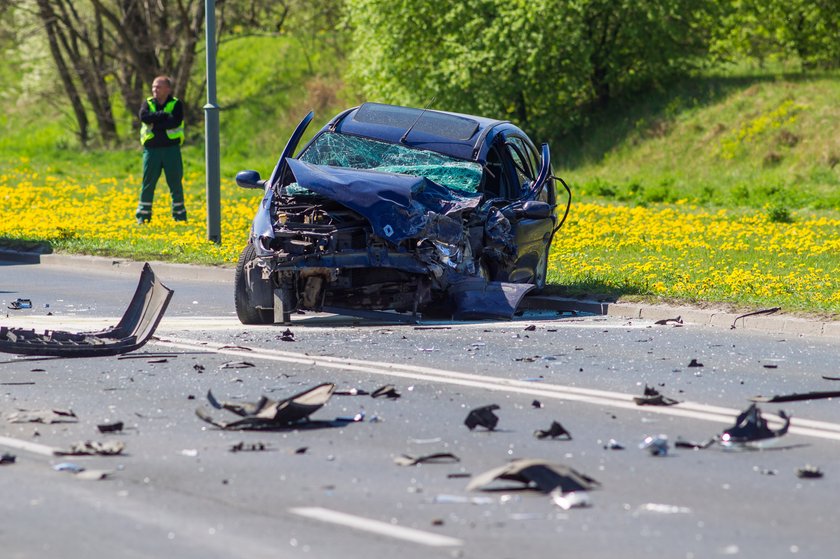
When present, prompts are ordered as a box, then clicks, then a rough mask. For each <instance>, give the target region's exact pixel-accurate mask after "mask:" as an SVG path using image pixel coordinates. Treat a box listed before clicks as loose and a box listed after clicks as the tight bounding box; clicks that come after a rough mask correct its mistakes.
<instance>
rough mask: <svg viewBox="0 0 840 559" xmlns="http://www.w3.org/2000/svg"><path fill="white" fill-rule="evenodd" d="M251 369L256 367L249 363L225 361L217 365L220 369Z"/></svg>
mask: <svg viewBox="0 0 840 559" xmlns="http://www.w3.org/2000/svg"><path fill="white" fill-rule="evenodd" d="M251 367H256V365H254V364H253V363H251V362H250V361H226V362H224V363H222V364H221V365H219V368H220V369H250V368H251Z"/></svg>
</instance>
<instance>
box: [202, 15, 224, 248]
mask: <svg viewBox="0 0 840 559" xmlns="http://www.w3.org/2000/svg"><path fill="white" fill-rule="evenodd" d="M204 17H205V25H204V27H205V32H206V37H207V40H206V50H207V104H206V105H204V107H203V108H204V156H205V166H206V176H207V189H206V193H207V240H209V241H213V242H214V243H216V244H221V243H222V210H221V194H220V182H221V181H220V174H221V173H220V171H219V106H218V105H217V104H216V1H215V0H205V2H204Z"/></svg>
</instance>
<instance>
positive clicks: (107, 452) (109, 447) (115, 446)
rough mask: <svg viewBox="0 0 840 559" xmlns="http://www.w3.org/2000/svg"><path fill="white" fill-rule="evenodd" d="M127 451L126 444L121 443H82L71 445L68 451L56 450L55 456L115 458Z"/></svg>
mask: <svg viewBox="0 0 840 559" xmlns="http://www.w3.org/2000/svg"><path fill="white" fill-rule="evenodd" d="M123 450H125V443H123V442H121V441H109V442H104V443H102V442H98V441H82V442H78V443H76V444H73V445H70V448H68V449H67V450H61V449H56V450H54V451H53V454H55V455H56V456H115V455H117V454H122V451H123Z"/></svg>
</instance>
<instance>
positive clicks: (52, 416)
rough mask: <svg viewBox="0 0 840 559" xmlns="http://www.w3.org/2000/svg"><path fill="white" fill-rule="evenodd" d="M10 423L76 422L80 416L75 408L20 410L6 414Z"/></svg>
mask: <svg viewBox="0 0 840 559" xmlns="http://www.w3.org/2000/svg"><path fill="white" fill-rule="evenodd" d="M6 420H7V421H8V422H9V423H46V424H51V423H76V422H77V421H78V420H79V418H78V417H76V414H75V413H73V410H60V409H50V410H18V411H16V412H13V413H10V414H9V415H7V416H6Z"/></svg>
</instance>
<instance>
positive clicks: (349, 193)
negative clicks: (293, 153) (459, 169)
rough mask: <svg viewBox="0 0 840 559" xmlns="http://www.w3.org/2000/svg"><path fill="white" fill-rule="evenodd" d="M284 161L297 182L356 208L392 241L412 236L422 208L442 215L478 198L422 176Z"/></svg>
mask: <svg viewBox="0 0 840 559" xmlns="http://www.w3.org/2000/svg"><path fill="white" fill-rule="evenodd" d="M286 161H287V163H288V165H289V169H290V170H291V171H292V173H293V174H294V176H295V179H296V181H297V183H298V185H300V186H301V187H303V188H306V189H308V190H311V191H312V192H315V193H316V194H320V195H321V196H326V197H328V198H331V199H332V200H335V201H336V202H339V203H340V204H343V205H344V206H347V207H348V208H350V209H351V210H353V211H355V212H357V213H359V214H360V215H362V216H363V217H364V218H365V219H367V220H368V221H369V222H370V224H371V226H372V227H373V231H374V233H375V234H376V235H378V236H380V237H382V238H384V239H387V240H389V241H391V242H394V243H398V242H400V241H402V240H404V239H410V238H412V237H416V236H418V235H419V234H420V233H421V232H422V231H423V230H424V228H425V226H426V224H427V217H426V214H427V212H433V213H437V214H443V215H446V214H448V213H450V212H452V211H457V210H462V209H466V208H472V207H475V206H476V205H478V202H479V199H480V197H461V196H458V195H457V194H455V193H454V192H452V191H451V190H449V189H447V188H445V187H443V186H441V185H439V184H437V183H436V182H433V181H430V180H429V179H427V178H424V177H414V176H410V175H398V174H393V173H383V172H377V171H366V170H360V169H348V168H344V167H329V166H326V165H313V164H310V163H306V162H304V161H301V160H299V159H291V158H289V159H287V160H286Z"/></svg>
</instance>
